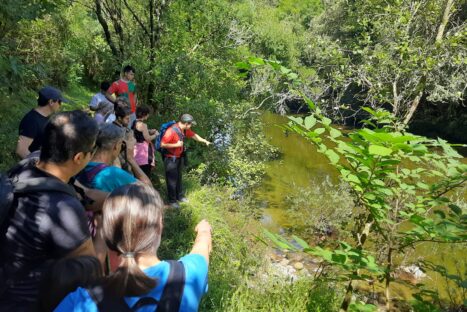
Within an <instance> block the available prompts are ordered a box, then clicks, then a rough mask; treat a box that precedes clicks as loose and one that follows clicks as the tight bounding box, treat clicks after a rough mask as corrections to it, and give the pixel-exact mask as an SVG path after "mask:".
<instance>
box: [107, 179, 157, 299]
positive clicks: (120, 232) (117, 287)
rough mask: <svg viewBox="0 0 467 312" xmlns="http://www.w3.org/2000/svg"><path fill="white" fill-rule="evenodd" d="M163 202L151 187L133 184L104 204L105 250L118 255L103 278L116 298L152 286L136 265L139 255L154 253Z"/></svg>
mask: <svg viewBox="0 0 467 312" xmlns="http://www.w3.org/2000/svg"><path fill="white" fill-rule="evenodd" d="M163 206H164V204H163V201H162V199H161V197H160V195H159V193H158V192H157V191H156V190H154V189H153V188H152V187H150V186H148V185H146V184H143V183H140V182H137V183H133V184H128V185H125V186H122V187H119V188H117V189H115V190H114V191H113V192H112V193H111V194H110V195H109V197H107V199H106V200H105V202H104V206H103V208H102V212H103V226H102V229H103V236H104V239H105V242H106V244H107V246H108V247H109V249H111V250H113V251H116V252H117V253H118V254H120V255H122V261H121V262H120V266H119V267H118V269H117V270H116V271H115V272H114V273H113V274H112V275H111V276H109V277H108V278H107V279H106V283H105V284H106V285H107V286H106V287H108V289H109V291H110V292H112V293H113V294H114V295H116V296H141V295H143V294H146V293H148V292H149V291H150V290H151V289H153V288H154V287H156V285H157V283H156V280H155V279H153V278H150V277H149V276H147V275H146V274H145V273H144V272H143V271H141V269H140V268H139V267H138V264H137V263H136V258H137V257H138V256H139V255H140V254H141V253H152V254H156V252H157V249H158V248H159V244H160V239H161V232H162V209H163Z"/></svg>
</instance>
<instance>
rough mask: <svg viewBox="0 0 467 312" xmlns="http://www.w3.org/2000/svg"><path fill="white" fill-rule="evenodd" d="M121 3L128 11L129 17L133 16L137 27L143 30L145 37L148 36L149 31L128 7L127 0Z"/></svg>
mask: <svg viewBox="0 0 467 312" xmlns="http://www.w3.org/2000/svg"><path fill="white" fill-rule="evenodd" d="M123 3H124V4H125V6H126V8H127V9H128V11H130V13H131V15H133V17H134V19H135V20H136V21H137V22H138V24H139V26H141V28H142V29H143V31H144V32H145V33H146V35H148V36H149V31H148V29H147V28H146V26H144V24H143V22H142V21H141V19H140V18H139V17H138V15H136V13H135V11H133V9H132V8H131V7H130V6H129V5H128V1H127V0H123Z"/></svg>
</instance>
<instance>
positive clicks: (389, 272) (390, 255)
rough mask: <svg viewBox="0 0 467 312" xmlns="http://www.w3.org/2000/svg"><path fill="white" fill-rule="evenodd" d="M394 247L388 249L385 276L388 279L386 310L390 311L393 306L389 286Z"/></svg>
mask: <svg viewBox="0 0 467 312" xmlns="http://www.w3.org/2000/svg"><path fill="white" fill-rule="evenodd" d="M392 251H393V250H392V247H391V246H389V250H388V257H387V261H388V263H387V265H386V276H385V279H386V286H385V288H386V289H385V292H384V294H385V297H386V310H387V311H389V309H390V307H391V292H390V289H389V286H390V284H391V268H392Z"/></svg>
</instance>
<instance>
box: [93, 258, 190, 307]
mask: <svg viewBox="0 0 467 312" xmlns="http://www.w3.org/2000/svg"><path fill="white" fill-rule="evenodd" d="M167 262H168V263H169V265H170V272H169V277H168V278H167V283H166V285H165V287H164V291H163V292H162V296H161V299H160V300H159V301H157V300H156V299H154V298H152V297H142V298H140V299H139V300H138V301H137V302H136V304H135V305H134V306H133V307H132V308H130V307H129V306H128V305H127V304H126V302H125V300H124V299H123V298H121V297H120V298H118V297H115V296H113V295H112V294H109V293H108V292H107V291H106V290H105V289H104V288H103V287H102V286H96V287H91V288H87V289H86V291H87V292H88V293H89V295H90V296H91V298H92V300H93V301H94V302H95V303H96V305H97V308H98V310H99V311H100V312H107V311H111V312H134V311H137V310H138V309H139V308H141V307H143V306H146V305H151V304H152V305H154V304H155V305H157V308H156V309H155V312H178V311H179V309H180V305H181V303H182V297H183V289H184V288H185V267H184V266H183V263H182V262H180V261H176V260H168V261H167Z"/></svg>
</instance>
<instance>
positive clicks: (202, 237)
mask: <svg viewBox="0 0 467 312" xmlns="http://www.w3.org/2000/svg"><path fill="white" fill-rule="evenodd" d="M195 231H196V232H197V235H196V239H195V243H194V245H193V248H192V249H191V252H190V253H191V254H198V255H201V256H203V257H204V258H205V259H206V261H207V262H208V264H209V254H210V253H211V249H212V238H211V225H210V224H209V223H208V221H206V220H202V221H201V222H200V223H198V225H197V226H196V228H195Z"/></svg>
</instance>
